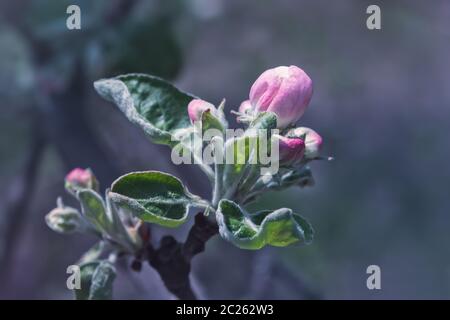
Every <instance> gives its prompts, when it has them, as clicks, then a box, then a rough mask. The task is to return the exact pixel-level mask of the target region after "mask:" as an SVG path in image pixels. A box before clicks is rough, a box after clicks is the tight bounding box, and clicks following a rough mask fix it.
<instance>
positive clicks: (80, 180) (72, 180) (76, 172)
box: [65, 168, 98, 193]
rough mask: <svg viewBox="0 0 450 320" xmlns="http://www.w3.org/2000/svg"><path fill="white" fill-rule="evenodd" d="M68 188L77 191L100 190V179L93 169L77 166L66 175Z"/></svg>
mask: <svg viewBox="0 0 450 320" xmlns="http://www.w3.org/2000/svg"><path fill="white" fill-rule="evenodd" d="M65 180H66V189H67V190H68V191H69V192H72V193H76V191H77V190H78V189H94V190H98V181H97V178H95V176H94V174H93V173H92V171H91V169H80V168H75V169H73V170H72V171H70V172H69V173H68V174H67V176H66V179H65Z"/></svg>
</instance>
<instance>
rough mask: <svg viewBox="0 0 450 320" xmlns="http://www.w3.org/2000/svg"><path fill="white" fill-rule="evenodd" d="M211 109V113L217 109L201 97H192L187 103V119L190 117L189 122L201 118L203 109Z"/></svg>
mask: <svg viewBox="0 0 450 320" xmlns="http://www.w3.org/2000/svg"><path fill="white" fill-rule="evenodd" d="M207 110H209V111H211V112H212V113H216V111H217V109H216V107H214V105H213V104H211V103H209V102H206V101H204V100H201V99H194V100H192V101H191V102H189V104H188V114H189V119H191V123H194V122H196V121H201V120H202V114H203V112H205V111H207Z"/></svg>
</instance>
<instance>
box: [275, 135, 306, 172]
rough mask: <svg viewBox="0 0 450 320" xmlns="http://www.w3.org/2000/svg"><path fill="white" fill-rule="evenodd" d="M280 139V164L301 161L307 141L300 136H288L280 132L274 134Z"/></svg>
mask: <svg viewBox="0 0 450 320" xmlns="http://www.w3.org/2000/svg"><path fill="white" fill-rule="evenodd" d="M273 137H274V139H278V144H279V147H278V148H279V149H278V150H279V159H280V164H284V165H290V164H293V163H295V162H298V161H300V160H301V159H302V158H303V153H304V151H305V143H304V142H303V140H302V139H300V138H287V137H283V136H280V135H278V134H274V135H273Z"/></svg>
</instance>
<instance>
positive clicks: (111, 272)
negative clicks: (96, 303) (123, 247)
mask: <svg viewBox="0 0 450 320" xmlns="http://www.w3.org/2000/svg"><path fill="white" fill-rule="evenodd" d="M115 278H116V268H114V266H113V265H112V264H111V263H110V262H108V261H101V262H100V264H99V265H98V266H97V268H96V269H95V272H94V273H93V274H92V280H91V287H90V290H89V300H110V299H112V293H113V282H114V279H115Z"/></svg>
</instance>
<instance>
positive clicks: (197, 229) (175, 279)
mask: <svg viewBox="0 0 450 320" xmlns="http://www.w3.org/2000/svg"><path fill="white" fill-rule="evenodd" d="M217 232H218V227H217V225H216V224H215V223H214V222H212V221H210V220H208V218H207V217H205V216H204V215H203V213H198V214H197V215H196V216H195V223H194V225H193V226H192V228H191V230H190V231H189V234H188V236H187V238H186V241H185V242H184V243H180V242H178V241H177V240H176V239H175V238H174V237H172V236H164V237H163V238H162V239H161V243H160V247H159V248H158V249H154V248H153V247H152V246H151V245H150V244H149V246H148V249H147V259H148V262H149V264H150V265H151V266H152V267H153V268H154V269H155V270H156V271H157V272H158V273H159V275H160V276H161V279H162V281H163V282H164V285H165V286H166V287H167V289H168V290H169V291H170V292H171V293H173V294H174V295H175V296H177V297H178V298H179V299H183V300H195V299H196V296H195V294H194V292H193V290H192V286H191V282H190V279H189V274H190V272H191V260H192V258H193V257H194V256H195V255H197V254H199V253H201V252H203V251H204V250H205V243H206V242H207V241H208V240H209V239H210V238H212V237H213V236H214V235H216V234H217Z"/></svg>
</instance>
